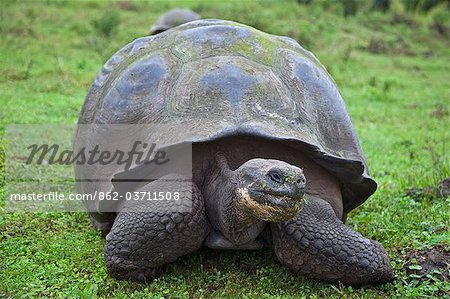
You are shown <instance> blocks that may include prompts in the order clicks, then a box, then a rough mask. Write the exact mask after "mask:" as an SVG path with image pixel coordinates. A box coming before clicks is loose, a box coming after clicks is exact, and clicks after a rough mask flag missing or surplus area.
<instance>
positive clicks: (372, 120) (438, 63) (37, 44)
mask: <svg viewBox="0 0 450 299" xmlns="http://www.w3.org/2000/svg"><path fill="white" fill-rule="evenodd" d="M300 2H301V1H300ZM316 3H318V4H316V5H299V4H297V3H296V2H263V3H256V2H242V3H240V4H239V5H236V4H233V3H230V2H225V1H221V2H211V1H206V0H205V1H200V2H187V1H186V2H184V3H175V2H169V3H166V2H157V3H156V2H152V3H147V2H128V1H122V2H113V3H107V2H103V1H98V2H87V1H83V2H81V1H80V2H63V1H45V2H37V1H33V2H31V1H30V2H23V1H22V2H16V1H7V0H5V1H2V9H1V20H0V32H1V36H2V38H1V42H0V48H1V55H0V68H1V73H2V76H1V77H0V136H1V135H3V133H4V130H5V128H6V126H7V125H8V124H11V123H75V122H76V120H77V118H78V113H79V111H80V107H81V105H82V103H83V99H84V96H85V94H86V93H87V90H88V88H89V86H90V84H91V82H92V81H93V79H94V77H95V76H96V74H97V72H98V70H99V69H100V67H101V65H102V64H103V63H104V62H105V60H106V59H107V58H108V57H109V56H110V55H112V54H113V53H114V52H115V51H117V50H118V49H120V48H121V47H122V46H123V45H125V44H126V43H128V42H130V41H131V40H133V39H135V38H137V37H140V36H143V35H146V34H147V32H148V29H149V27H150V25H151V24H152V23H153V22H154V21H155V20H156V17H157V15H159V14H160V13H161V12H163V11H165V10H167V9H168V8H170V7H173V6H185V7H191V8H192V9H194V10H196V11H197V12H199V13H200V14H202V16H204V17H208V18H209V17H214V18H224V19H230V20H235V21H239V22H242V23H246V24H249V25H252V26H255V27H257V28H259V29H261V30H264V31H267V32H271V33H275V34H281V35H289V36H291V37H293V38H295V39H297V40H298V41H299V42H300V43H301V44H302V45H304V46H305V47H306V48H308V49H310V50H312V51H313V52H314V53H315V54H316V56H317V57H318V58H319V59H320V60H321V61H322V63H323V64H324V65H325V66H326V67H327V69H328V70H329V72H330V73H331V74H332V76H333V77H334V78H335V80H336V82H337V84H338V86H339V88H340V90H341V93H342V94H343V97H344V99H345V100H346V102H347V105H348V109H349V111H350V114H351V116H352V118H353V121H354V124H355V127H356V130H357V132H358V134H359V136H360V140H361V143H362V146H363V148H364V150H365V153H366V155H367V158H368V161H369V165H370V166H371V171H372V175H373V177H374V178H375V179H376V180H377V181H378V183H379V189H378V191H377V193H376V194H375V195H374V196H373V197H372V198H370V199H369V200H368V201H367V202H366V203H365V204H364V205H363V206H361V207H359V208H358V209H356V210H355V211H353V212H352V213H351V214H350V215H349V219H348V224H349V225H350V226H352V227H354V228H355V229H356V230H358V231H360V232H361V233H363V235H366V236H367V237H370V238H373V239H376V240H379V241H380V242H382V243H383V244H384V245H385V246H386V248H387V250H388V251H389V254H390V256H391V258H392V264H393V266H394V268H395V273H396V275H397V280H396V281H395V282H393V283H391V284H387V285H383V286H368V287H363V288H357V289H356V288H351V287H343V286H331V285H324V284H320V283H316V282H313V281H309V280H307V279H304V278H302V277H300V276H296V275H293V274H292V273H290V272H289V271H287V270H286V269H285V268H284V267H282V266H280V265H279V264H278V263H277V261H276V258H275V257H274V255H273V253H271V252H270V251H258V252H219V251H212V250H201V251H200V252H197V253H196V254H192V255H190V256H188V257H186V258H183V259H181V260H179V261H177V262H176V263H174V264H172V265H170V266H169V267H168V269H167V271H166V272H165V274H164V275H163V276H162V277H161V278H159V279H157V280H155V281H154V282H153V283H152V284H149V285H140V284H134V283H128V282H123V281H116V280H114V279H111V278H109V277H108V276H107V274H106V271H105V268H104V265H103V258H102V247H103V240H102V238H101V237H100V235H99V234H98V233H97V232H95V231H93V230H92V228H91V227H90V224H89V221H88V217H87V215H86V214H84V213H15V214H13V213H8V212H7V211H5V209H4V208H2V205H1V206H0V232H1V240H0V269H2V270H1V271H0V297H2V298H4V297H7V298H9V297H82V298H91V297H95V296H98V297H113V296H115V297H123V298H125V297H127V298H128V297H130V296H131V295H132V296H133V297H135V298H139V297H150V298H152V297H154V298H160V297H173V298H178V297H232V298H234V297H242V298H279V297H293V296H295V297H312V298H314V297H325V298H337V297H349V298H374V297H389V296H395V297H398V298H404V297H418V298H419V297H420V298H422V297H425V296H431V297H433V296H440V297H443V296H445V294H448V293H449V292H450V283H449V281H448V280H445V279H444V278H443V274H442V275H441V274H439V272H433V273H424V272H423V271H420V269H421V268H422V266H421V265H420V264H419V261H420V258H419V257H420V255H421V254H424V253H423V252H425V251H427V250H431V249H433V248H435V249H436V248H439V250H441V251H443V252H445V251H447V252H448V251H449V250H450V225H449V219H450V199H449V198H447V199H444V198H439V197H438V196H437V195H436V192H434V191H433V188H434V187H435V186H436V185H437V184H438V182H439V181H441V180H442V179H444V178H445V177H449V176H450V165H449V157H448V153H447V152H448V148H449V144H450V143H449V141H450V139H449V132H450V125H449V110H448V109H449V104H450V100H449V95H450V72H449V71H450V65H449V60H448V58H449V57H450V49H449V46H448V45H449V39H448V35H445V32H444V33H442V32H441V33H439V32H438V31H437V30H436V28H437V27H436V26H435V25H433V15H435V14H439V13H440V14H441V15H442V14H444V16H445V9H444V8H443V7H441V8H440V10H439V9H435V10H432V11H431V12H429V13H428V14H426V15H424V14H418V13H414V14H410V13H406V12H404V11H403V10H402V7H401V5H400V3H399V2H395V1H394V4H395V5H394V6H393V7H392V9H391V10H390V11H389V12H387V13H381V12H368V8H367V7H368V5H367V4H364V5H363V6H364V7H363V9H362V10H361V11H358V12H357V14H356V15H354V16H348V17H346V18H344V17H343V11H344V10H343V8H342V7H341V6H340V5H339V4H338V3H337V2H327V1H316ZM358 3H362V2H361V1H360V2H358ZM105 12H106V14H105ZM447 16H448V13H447ZM441 19H442V17H441ZM444 19H445V18H444ZM447 20H448V19H447ZM447 25H448V24H447ZM444 26H445V24H444ZM447 34H448V32H447ZM3 160H4V159H3V154H2V151H0V197H1V198H3V197H4V192H5V191H4V189H5V183H6V182H5V179H4V166H3V165H4V161H3ZM430 187H431V188H430ZM408 190H409V191H408ZM420 250H425V251H420ZM412 256H414V257H415V258H412V259H411V257H412ZM405 264H406V265H405ZM447 271H448V270H447ZM444 274H445V273H444ZM448 274H449V273H447V277H448Z"/></svg>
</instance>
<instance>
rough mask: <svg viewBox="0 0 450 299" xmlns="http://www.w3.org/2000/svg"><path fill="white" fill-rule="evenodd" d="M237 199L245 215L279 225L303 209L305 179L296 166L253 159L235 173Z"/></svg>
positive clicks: (275, 161)
mask: <svg viewBox="0 0 450 299" xmlns="http://www.w3.org/2000/svg"><path fill="white" fill-rule="evenodd" d="M234 178H235V180H236V184H237V188H236V189H235V190H236V197H235V198H236V200H237V205H238V207H239V210H240V212H241V213H247V214H248V215H244V216H253V217H254V218H257V219H259V220H262V221H268V222H279V221H286V220H289V219H291V218H293V217H294V216H295V215H297V213H298V212H299V211H300V209H301V208H302V206H303V203H304V193H305V188H306V178H305V175H304V174H303V170H302V169H301V168H299V167H297V166H294V165H291V164H288V163H286V162H283V161H279V160H272V159H260V158H257V159H251V160H248V161H247V162H245V163H244V164H242V165H241V166H240V167H239V168H238V169H236V170H235V171H234Z"/></svg>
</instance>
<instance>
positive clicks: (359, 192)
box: [75, 20, 376, 213]
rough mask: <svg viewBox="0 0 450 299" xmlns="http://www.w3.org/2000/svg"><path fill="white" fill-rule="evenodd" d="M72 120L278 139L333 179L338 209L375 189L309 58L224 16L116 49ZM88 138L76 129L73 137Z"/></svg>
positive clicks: (192, 137)
mask: <svg viewBox="0 0 450 299" xmlns="http://www.w3.org/2000/svg"><path fill="white" fill-rule="evenodd" d="M79 123H80V124H150V123H153V124H170V123H176V124H177V125H180V126H182V127H183V128H184V129H185V130H177V131H176V132H173V134H170V137H167V138H168V139H167V140H160V142H162V143H164V144H168V145H169V144H176V143H182V142H187V141H189V142H194V143H201V142H210V141H213V140H217V139H219V138H223V137H227V136H231V135H236V134H250V135H253V136H258V137H260V138H266V139H269V140H273V141H274V142H275V141H277V142H278V141H280V142H284V143H288V144H289V145H290V146H292V147H294V148H296V149H298V150H299V152H300V150H301V151H302V153H306V154H307V155H308V156H309V157H310V158H311V159H313V160H314V161H315V162H316V163H317V164H319V165H321V166H322V167H324V168H325V169H327V170H328V171H329V172H330V173H332V174H333V175H334V176H336V177H337V178H338V179H339V181H340V182H341V186H342V188H341V190H342V195H343V201H344V203H343V204H344V212H346V213H347V212H348V211H350V210H352V209H353V208H355V207H357V206H358V205H360V204H361V203H363V202H364V201H365V200H366V199H367V198H368V197H369V196H370V195H371V194H373V193H374V192H375V190H376V183H375V181H374V180H373V179H372V178H370V176H369V172H368V167H367V162H366V159H365V157H364V154H363V151H362V149H361V146H360V144H359V141H358V138H357V135H356V133H355V130H354V128H353V124H352V122H351V120H350V117H349V114H348V112H347V109H346V107H345V103H344V101H343V99H342V97H341V95H340V93H339V91H338V89H337V87H336V84H335V83H334V81H333V79H332V78H331V77H330V75H329V74H328V73H327V71H326V69H325V68H324V67H323V66H322V65H321V64H320V62H319V61H318V60H317V59H316V57H315V56H314V55H313V54H312V53H311V52H309V51H307V50H305V49H304V48H302V47H301V46H300V45H299V44H298V43H297V42H296V41H294V40H293V39H291V38H288V37H281V36H275V35H270V34H267V33H264V32H261V31H258V30H256V29H254V28H252V27H249V26H245V25H242V24H239V23H235V22H231V21H223V20H198V21H193V22H189V23H186V24H183V25H181V26H178V27H175V28H172V29H170V30H168V31H165V32H162V33H160V34H157V35H153V36H149V37H144V38H139V39H137V40H135V41H133V42H132V43H130V44H128V45H127V46H125V47H124V48H122V49H121V50H119V51H118V52H117V53H116V54H114V55H113V56H112V57H111V58H110V59H109V60H108V61H107V62H106V64H105V65H104V67H103V68H102V70H101V71H100V73H99V74H98V76H97V78H96V79H95V81H94V83H93V85H92V87H91V89H90V91H89V93H88V95H87V97H86V101H85V103H84V106H83V109H82V112H81V116H80V119H79ZM81 135H82V136H81ZM93 135H95V134H80V133H77V135H76V137H75V142H76V143H79V144H80V143H81V144H83V143H85V142H88V141H89V138H94V137H93ZM101 171H103V172H105V171H107V172H109V174H110V175H111V177H112V176H113V175H114V173H115V172H118V171H120V170H118V169H109V170H101ZM99 188H100V189H104V190H108V189H110V188H111V184H110V183H108V182H107V183H105V185H104V186H100V187H99ZM82 191H83V192H85V191H86V190H82ZM94 210H95V209H94Z"/></svg>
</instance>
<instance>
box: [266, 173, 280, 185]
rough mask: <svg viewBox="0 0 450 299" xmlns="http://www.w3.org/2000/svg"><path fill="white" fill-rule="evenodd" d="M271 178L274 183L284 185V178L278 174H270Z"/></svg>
mask: <svg viewBox="0 0 450 299" xmlns="http://www.w3.org/2000/svg"><path fill="white" fill-rule="evenodd" d="M268 175H269V178H270V179H271V180H272V181H274V182H275V183H278V184H281V183H283V178H282V177H281V175H280V174H279V173H277V172H270V173H269V174H268Z"/></svg>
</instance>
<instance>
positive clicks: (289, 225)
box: [271, 196, 393, 285]
mask: <svg viewBox="0 0 450 299" xmlns="http://www.w3.org/2000/svg"><path fill="white" fill-rule="evenodd" d="M271 230H272V235H273V243H274V250H275V253H276V255H277V257H278V259H279V260H280V262H281V263H282V264H285V265H286V266H288V267H289V268H291V269H292V270H294V271H298V272H300V273H301V274H304V275H306V276H308V277H310V278H313V279H317V280H321V281H326V282H342V283H345V284H351V285H360V284H365V283H382V282H387V281H390V280H392V279H393V274H392V268H391V265H390V260H389V256H388V255H387V253H386V250H385V249H384V248H383V246H382V245H381V244H380V243H378V242H376V241H373V240H369V239H366V238H364V237H363V236H362V235H361V234H359V233H357V232H355V231H353V230H352V229H351V228H349V227H348V226H346V225H344V224H343V223H342V221H340V220H339V219H338V218H337V217H336V215H335V213H334V211H333V209H332V208H331V206H330V205H329V204H328V203H327V202H326V201H324V200H322V199H320V198H317V197H312V196H309V197H308V200H307V204H306V205H305V206H304V207H303V209H302V210H301V211H300V213H299V214H298V215H297V216H296V217H295V218H294V219H291V220H289V221H285V222H279V223H272V224H271Z"/></svg>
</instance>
